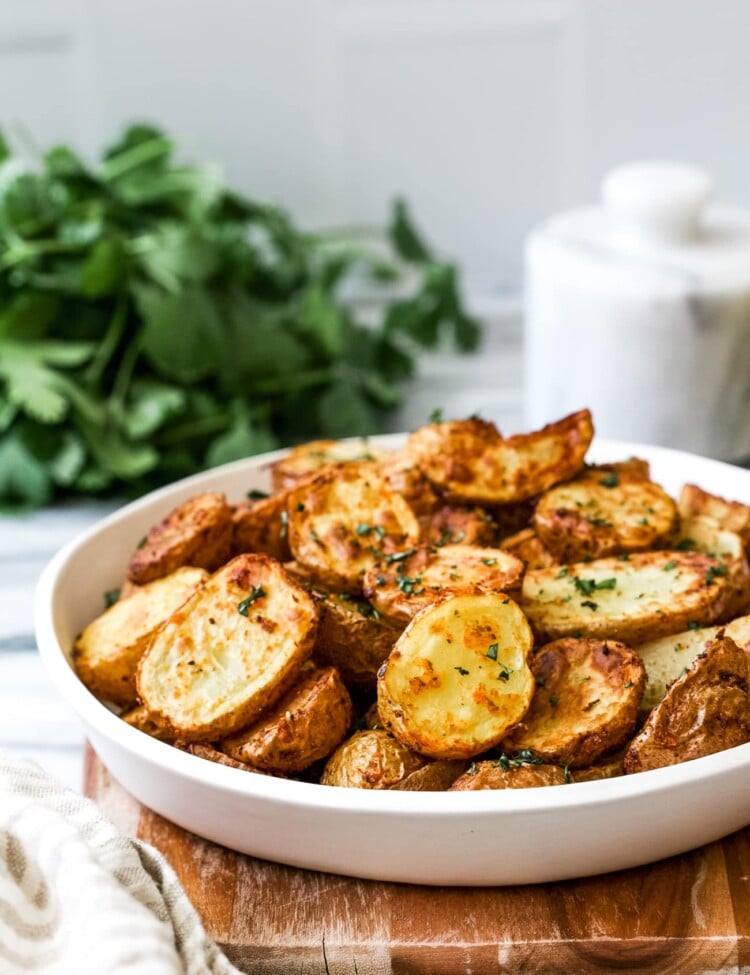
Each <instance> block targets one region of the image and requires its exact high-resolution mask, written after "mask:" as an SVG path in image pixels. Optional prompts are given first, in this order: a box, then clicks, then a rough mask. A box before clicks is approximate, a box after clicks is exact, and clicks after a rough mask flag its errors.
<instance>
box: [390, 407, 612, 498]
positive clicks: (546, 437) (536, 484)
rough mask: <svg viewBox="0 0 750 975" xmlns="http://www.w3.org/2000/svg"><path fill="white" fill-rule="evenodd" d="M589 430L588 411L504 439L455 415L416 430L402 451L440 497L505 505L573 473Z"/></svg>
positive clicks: (488, 427)
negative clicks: (455, 417) (406, 452)
mask: <svg viewBox="0 0 750 975" xmlns="http://www.w3.org/2000/svg"><path fill="white" fill-rule="evenodd" d="M593 433H594V428H593V426H592V423H591V414H590V413H589V411H588V410H581V411H580V412H578V413H573V414H571V415H570V416H567V417H565V418H564V419H562V420H559V421H558V422H557V423H551V424H549V425H548V426H546V427H544V429H543V430H539V431H536V432H534V433H528V434H520V435H518V436H515V437H509V438H508V439H507V440H503V439H502V438H501V437H500V435H499V433H498V432H497V430H496V429H495V428H494V426H493V425H492V424H490V423H485V422H484V421H482V420H455V421H451V422H449V423H431V424H428V425H427V426H424V427H421V428H420V429H419V430H416V431H415V432H414V433H412V434H411V435H410V436H409V440H408V442H407V450H408V451H409V453H410V454H411V455H412V456H413V457H414V459H415V461H416V463H417V464H418V465H419V466H420V467H421V468H422V470H423V471H424V472H425V474H426V475H427V477H428V478H429V479H430V480H431V481H432V483H433V484H434V485H435V486H436V487H437V488H438V490H439V491H441V492H443V493H444V494H445V495H446V496H448V497H451V498H454V499H457V500H463V501H473V502H478V503H479V504H507V503H509V502H516V501H524V500H526V499H527V498H533V497H536V495H538V494H541V493H542V492H543V491H546V490H547V489H548V488H550V487H552V485H553V484H557V483H558V482H559V481H564V480H567V479H568V478H570V477H573V475H574V474H577V473H578V471H579V470H580V469H581V467H582V465H583V458H584V456H585V454H586V450H587V449H588V446H589V444H590V443H591V438H592V436H593Z"/></svg>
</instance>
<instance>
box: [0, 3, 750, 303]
mask: <svg viewBox="0 0 750 975" xmlns="http://www.w3.org/2000/svg"><path fill="white" fill-rule="evenodd" d="M748 36H750V2H749V0H211V2H209V0H0V118H1V119H2V120H3V121H4V123H5V124H7V123H8V122H23V124H24V125H25V126H26V127H27V128H28V129H29V130H30V132H31V133H32V134H33V136H34V137H35V138H36V139H37V140H38V141H39V142H40V143H42V144H45V143H47V142H48V141H49V140H50V139H66V140H73V141H75V142H77V143H79V144H80V145H82V146H83V147H84V148H85V149H86V150H88V151H94V150H95V149H96V148H97V147H99V146H101V145H102V143H103V142H104V141H106V140H107V139H108V138H109V137H110V136H111V135H112V134H114V132H115V131H116V130H117V129H118V126H119V125H120V124H121V123H123V122H124V121H126V120H128V119H133V118H138V117H140V118H151V119H154V120H156V121H159V122H162V123H164V124H165V125H167V126H168V127H170V128H171V129H173V130H174V131H176V132H178V133H180V134H181V135H182V136H183V137H184V139H185V142H186V144H187V145H188V147H189V150H190V151H191V152H193V153H195V154H196V155H201V156H208V157H214V158H217V159H221V160H223V162H224V163H225V165H226V169H227V172H228V175H229V178H230V179H231V180H233V181H234V182H235V183H237V184H238V185H239V186H241V187H243V188H245V189H246V190H248V191H249V192H252V193H256V194H260V195H263V196H267V197H275V198H277V199H278V200H280V201H283V203H284V204H285V205H286V206H287V207H289V208H290V209H291V210H292V211H294V212H295V213H296V214H297V215H298V216H299V218H300V219H301V220H302V221H303V222H304V223H306V224H308V225H311V226H315V225H318V226H319V225H331V224H336V223H340V222H347V223H348V222H352V221H378V220H382V218H383V215H384V213H385V210H386V206H387V201H388V200H389V198H390V197H391V196H392V195H393V194H394V193H397V192H401V193H405V194H406V195H407V196H408V198H409V199H410V200H411V201H412V202H413V204H414V208H415V211H416V213H417V214H418V216H419V217H420V219H421V222H422V224H423V225H424V226H425V229H426V230H427V231H428V232H429V234H430V235H431V237H432V238H433V239H434V240H435V241H437V242H438V243H439V244H440V245H441V246H442V247H443V249H444V250H445V251H446V252H448V253H452V254H455V255H456V256H458V257H459V258H460V259H461V260H462V261H463V262H464V264H465V268H466V272H467V276H468V280H469V282H470V286H471V289H472V292H473V294H474V295H487V294H496V293H498V292H503V291H507V290H511V291H513V290H515V289H517V288H518V286H519V283H520V273H521V241H522V238H523V235H524V233H525V232H526V230H527V229H528V228H529V227H530V226H531V225H532V224H534V222H535V221H537V220H539V219H540V218H541V217H543V216H545V215H546V214H549V213H550V212H553V211H556V210H558V209H560V208H562V207H567V206H570V205H574V204H577V203H580V202H583V201H586V200H588V199H590V198H591V197H592V196H593V195H595V194H596V192H597V185H598V180H599V177H600V175H601V174H602V172H603V171H604V170H605V169H606V168H607V167H608V166H610V165H612V164H614V163H616V162H619V161H622V160H625V159H628V158H633V157H636V156H642V155H667V156H678V157H684V158H689V159H693V160H695V161H698V162H700V163H703V164H705V165H707V166H709V167H710V168H711V169H712V170H713V171H714V172H715V174H716V176H717V182H718V187H719V192H720V195H721V196H722V197H723V198H725V199H727V200H732V201H734V202H738V203H745V204H750V165H748V164H749V163H750V123H749V122H748V119H747V113H746V110H745V106H746V105H747V104H748V103H750V97H749V96H750V58H749V57H748V41H747V39H748Z"/></svg>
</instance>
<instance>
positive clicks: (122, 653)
mask: <svg viewBox="0 0 750 975" xmlns="http://www.w3.org/2000/svg"><path fill="white" fill-rule="evenodd" d="M207 578H208V573H207V572H204V571H203V569H188V568H184V569H177V571H176V572H173V573H172V574H171V575H168V576H166V578H164V579H156V580H155V581H154V582H149V583H146V585H144V586H140V587H138V589H137V591H134V592H132V593H131V595H130V596H128V597H127V598H126V599H120V600H119V601H118V602H116V603H114V605H112V606H110V608H109V609H107V610H105V612H104V613H102V615H101V616H99V617H97V619H95V620H94V621H93V622H92V623H89V625H88V626H87V627H86V629H85V630H84V631H83V633H81V635H80V636H79V637H78V638H77V639H76V642H75V643H74V645H73V664H74V666H75V669H76V673H77V674H78V676H79V677H80V678H81V680H82V681H83V683H84V684H85V685H86V687H88V689H89V690H90V691H91V692H92V693H93V694H96V695H97V696H98V697H102V698H104V700H105V701H111V702H112V703H113V704H121V705H123V706H126V707H127V706H129V705H131V704H135V702H136V700H137V695H136V690H135V672H136V670H137V668H138V662H139V660H140V659H141V657H142V656H143V653H144V652H145V650H146V649H147V648H148V646H149V645H150V643H151V641H152V639H153V637H154V634H155V633H156V631H157V630H158V629H159V627H160V626H161V625H162V624H163V623H164V621H165V620H167V619H169V617H170V616H171V615H172V613H173V612H174V611H175V610H176V609H179V607H180V606H181V605H182V604H183V603H184V602H185V600H186V599H187V598H188V597H189V596H191V595H192V594H193V593H194V592H195V590H196V589H198V588H199V586H201V585H203V583H204V582H205V580H206V579H207Z"/></svg>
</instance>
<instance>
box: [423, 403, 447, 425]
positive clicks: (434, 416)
mask: <svg viewBox="0 0 750 975" xmlns="http://www.w3.org/2000/svg"><path fill="white" fill-rule="evenodd" d="M427 422H428V423H442V422H443V411H442V410H441V409H440V407H439V406H436V407H435V409H434V410H433V411H432V412H431V413H430V415H429V417H428V418H427Z"/></svg>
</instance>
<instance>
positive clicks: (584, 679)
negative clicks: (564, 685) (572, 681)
mask: <svg viewBox="0 0 750 975" xmlns="http://www.w3.org/2000/svg"><path fill="white" fill-rule="evenodd" d="M587 680H591V677H579V678H578V683H579V684H585V683H586V681H587Z"/></svg>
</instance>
